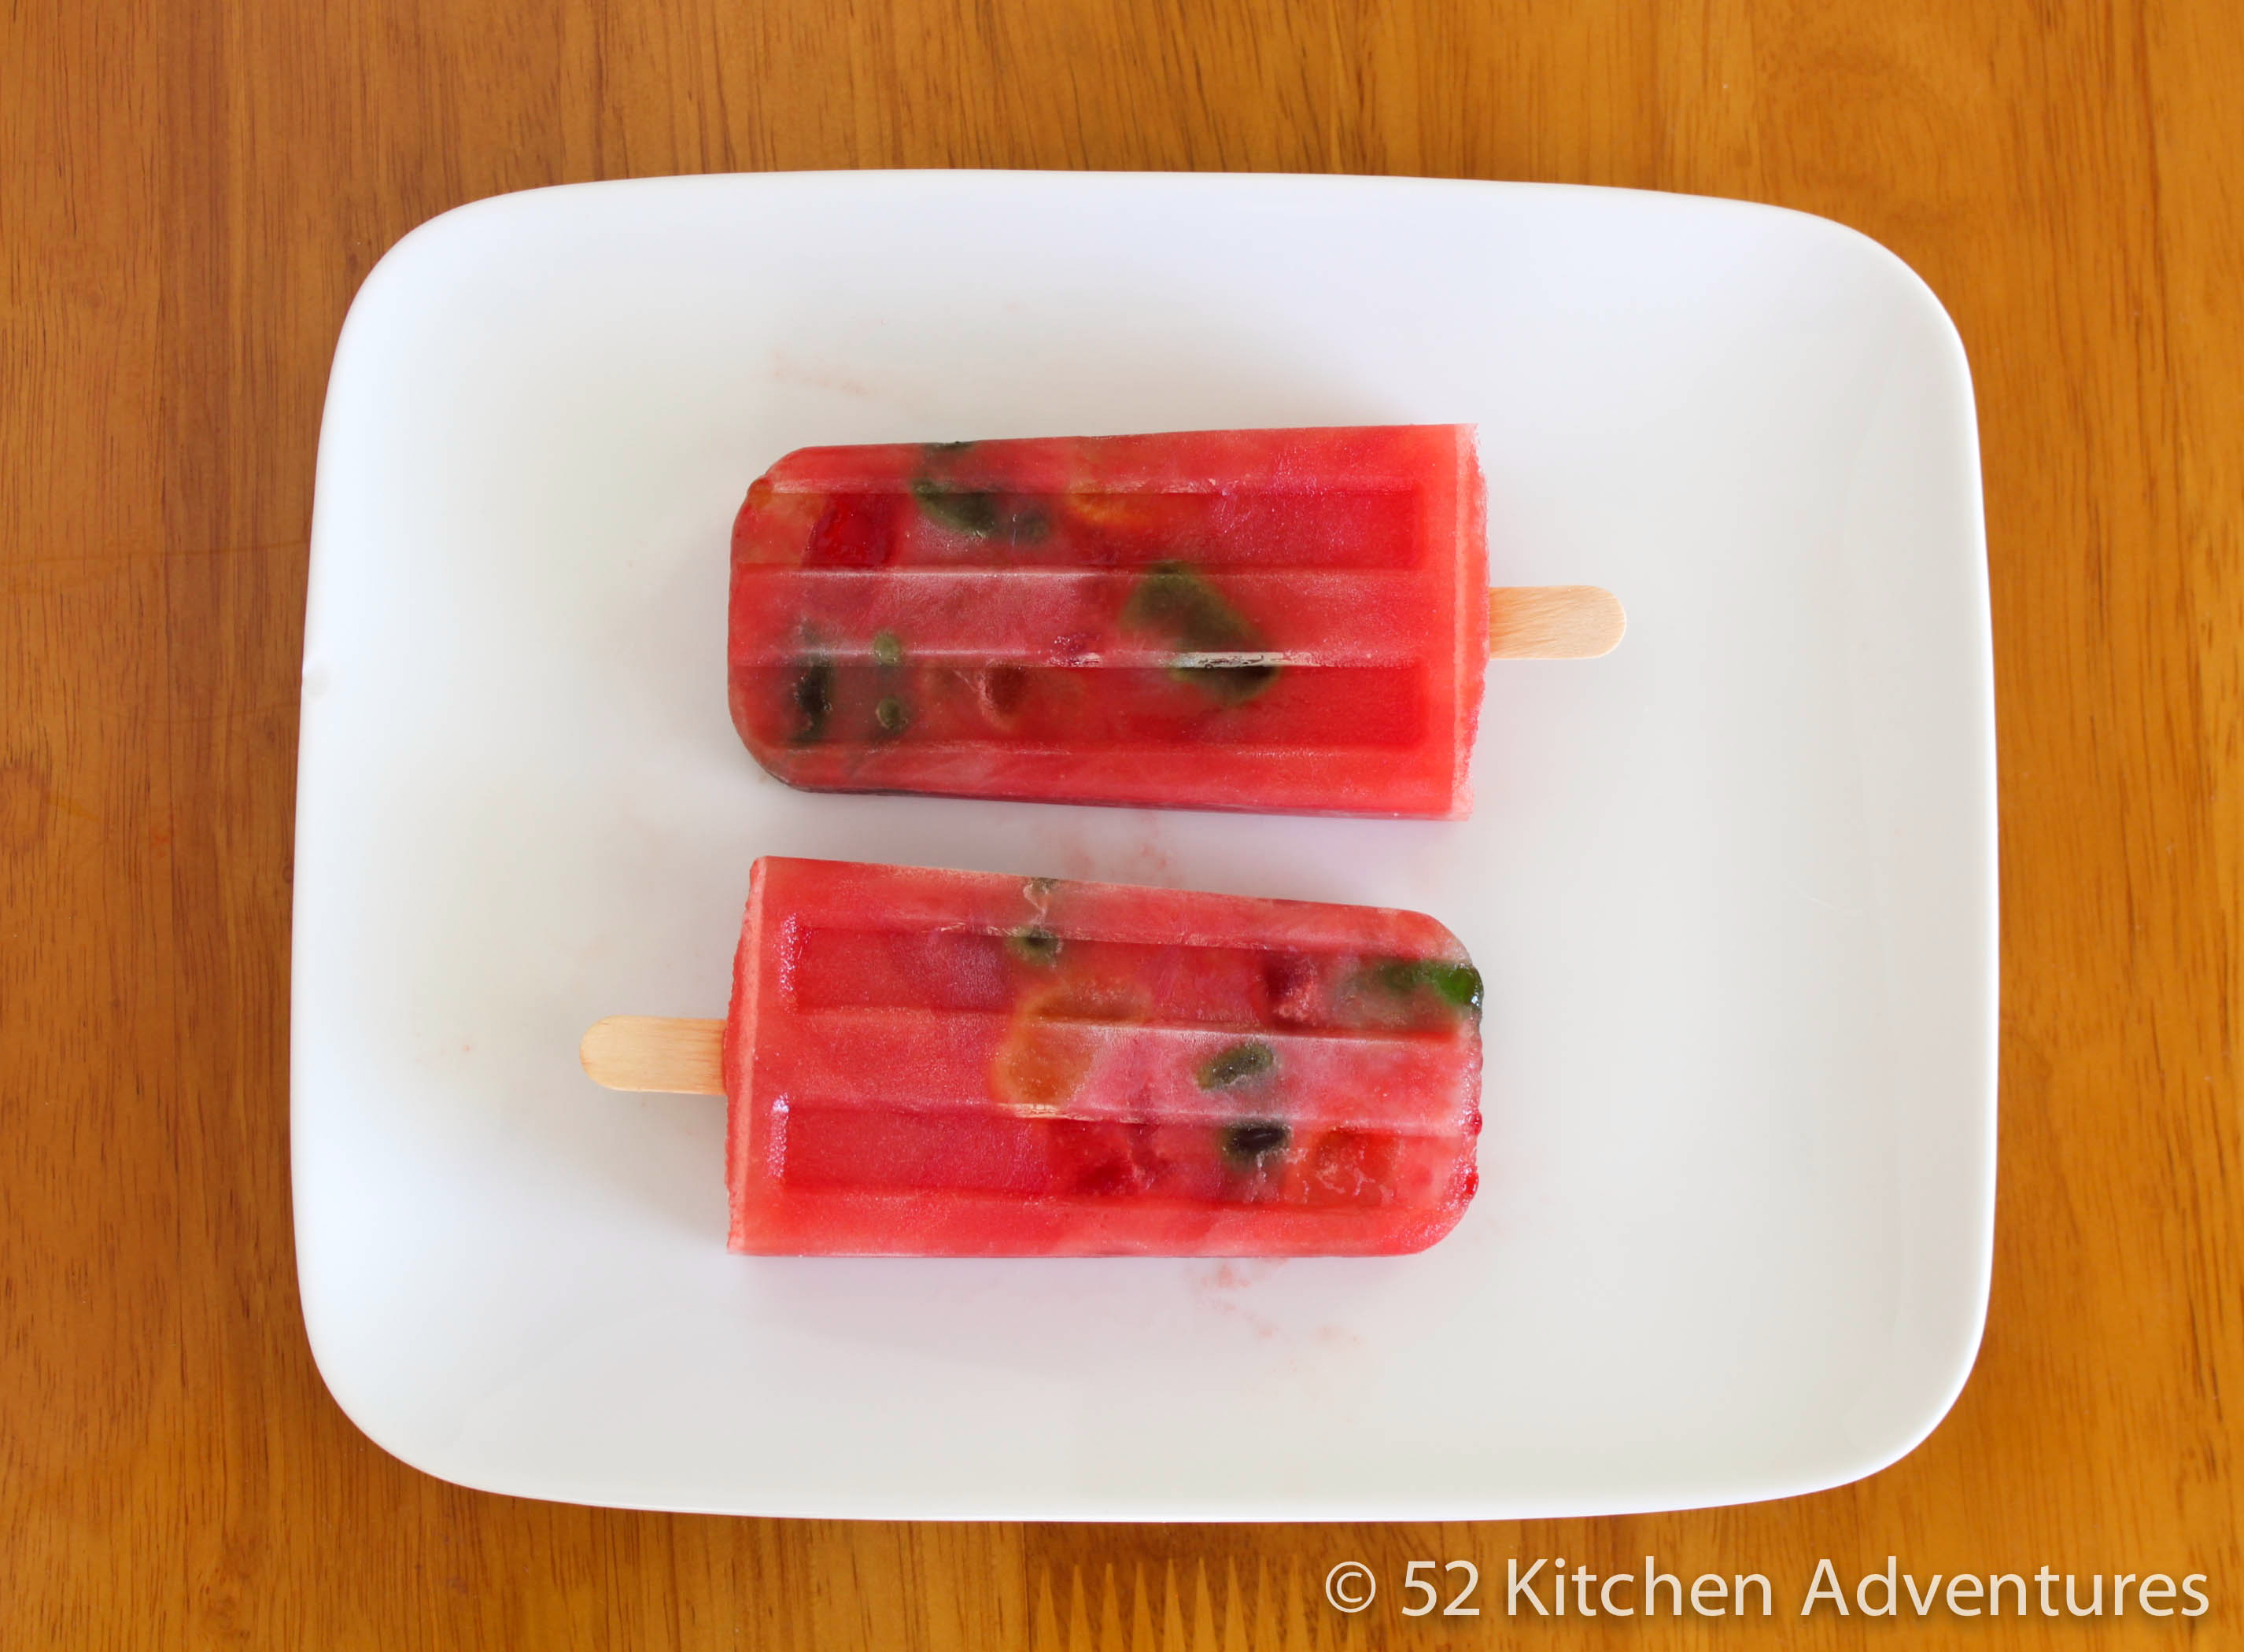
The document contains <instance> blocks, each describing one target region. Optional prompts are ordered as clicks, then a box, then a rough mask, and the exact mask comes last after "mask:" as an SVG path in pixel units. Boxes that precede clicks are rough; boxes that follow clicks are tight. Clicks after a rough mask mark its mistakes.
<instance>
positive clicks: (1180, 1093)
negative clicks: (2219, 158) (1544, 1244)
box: [725, 858, 1480, 1256]
mask: <svg viewBox="0 0 2244 1652" xmlns="http://www.w3.org/2000/svg"><path fill="white" fill-rule="evenodd" d="M1479 1020H1480V977H1479V975H1478V974H1477V972H1476V971H1475V970H1474V969H1473V968H1472V965H1471V963H1470V961H1469V960H1468V959H1467V958H1466V956H1465V954H1464V950H1463V947H1461V946H1460V945H1459V944H1458V943H1457V939H1456V937H1455V936H1453V935H1451V934H1450V933H1449V931H1448V930H1446V929H1444V928H1443V927H1442V926H1441V925H1439V924H1437V923H1436V922H1435V921H1434V920H1432V919H1430V918H1427V917H1424V916H1423V915H1421V914H1416V913H1409V912H1396V911H1389V910H1384V909H1380V908H1374V907H1338V906H1325V905H1317V904H1312V903H1308V902H1297V901H1274V900H1248V899H1244V898H1240V897H1236V896H1227V895H1211V894H1200V893H1186V892H1180V891H1175V890H1161V889H1141V888H1129V887H1120V886H1115V885H1101V884H1086V883H1074V882H1068V881H1063V880H1051V879H1034V878H1028V879H1024V878H1018V877H1004V876H996V875H991V874H988V873H963V872H930V871H923V870H917V869H913V868H906V867H896V866H859V865H852V864H847V863H842V862H836V861H818V860H785V859H776V858H774V859H767V860H760V861H759V862H757V864H756V867H755V871H754V877H753V880H752V892H751V894H750V898H749V905H748V913H747V921H746V923H745V925H744V927H743V930H742V934H741V940H740V954H739V958H738V961H737V964H736V967H735V973H734V981H733V1004H732V1013H731V1016H730V1019H729V1021H728V1022H727V1031H726V1040H725V1078H726V1090H727V1096H728V1097H729V1100H730V1129H729V1132H728V1140H727V1183H728V1186H729V1188H730V1190H731V1194H732V1231H731V1244H732V1247H733V1249H734V1250H735V1251H750V1252H758V1253H764V1254H781V1255H794V1254H802V1255H819V1254H831V1255H921V1256H1085V1255H1203V1256H1289V1255H1379V1254H1390V1253H1394V1252H1399V1251H1416V1250H1420V1249H1423V1247H1424V1246H1426V1245H1429V1244H1432V1243H1433V1242H1434V1241H1435V1240H1436V1239H1438V1238H1440V1237H1442V1236H1443V1234H1444V1233H1446V1232H1448V1231H1449V1230H1450V1227H1451V1226H1453V1225H1454V1224H1455V1223H1456V1222H1457V1218H1458V1217H1459V1216H1460V1215H1461V1214H1462V1213H1463V1210H1464V1208H1465V1205H1466V1204H1467V1203H1468V1202H1469V1201H1470V1199H1471V1197H1472V1195H1473V1190H1474V1189H1475V1187H1476V1186H1477V1183H1478V1175H1477V1169H1476V1166H1475V1143H1476V1139H1477V1136H1478V1133H1479V1129H1480V1111H1479V1097H1480V1032H1479Z"/></svg>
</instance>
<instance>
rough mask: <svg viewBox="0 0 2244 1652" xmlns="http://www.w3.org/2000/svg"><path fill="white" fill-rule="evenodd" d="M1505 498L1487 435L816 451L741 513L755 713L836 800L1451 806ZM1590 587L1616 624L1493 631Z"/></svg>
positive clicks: (1350, 432) (742, 597)
mask: <svg viewBox="0 0 2244 1652" xmlns="http://www.w3.org/2000/svg"><path fill="white" fill-rule="evenodd" d="M1483 491H1484V489H1483V485H1482V481H1481V473H1480V466H1479V462H1478V460H1477V457H1476V455H1475V450H1474V442H1473V432H1472V429H1471V428H1470V426H1464V425H1398V426H1378V427H1368V428H1348V429H1309V430H1219V431H1196V432H1186V433H1182V434H1178V435H1141V436H1098V437H1080V438H1061V439H1051V440H1032V441H1011V442H949V443H935V444H931V445H920V444H910V445H896V446H887V447H858V448H802V449H801V450H799V451H797V452H794V453H791V454H789V455H787V456H786V457H785V458H783V459H781V461H780V462H778V463H777V464H775V465H774V466H773V467H772V468H771V469H770V470H768V471H767V472H766V473H765V474H764V475H762V476H760V477H759V478H758V479H757V481H756V482H755V483H754V486H752V487H751V488H750V489H748V495H747V501H746V502H744V503H743V504H742V505H741V507H740V514H739V516H737V517H736V518H735V520H734V523H733V551H732V566H733V583H732V604H731V615H730V641H729V659H728V667H729V669H728V680H729V687H730V697H731V703H732V712H733V723H734V725H735V726H736V727H737V728H738V729H739V730H740V737H741V738H742V739H743V740H745V741H746V742H747V745H748V748H749V750H750V751H751V752H754V754H755V757H756V759H757V760H758V761H759V762H760V763H761V764H762V765H764V767H765V768H767V770H769V771H770V772H772V773H773V774H774V775H776V776H777V777H778V778H779V779H782V780H785V781H787V783H788V784H789V785H792V786H803V787H808V788H809V789H812V790H815V791H839V792H922V793H931V794H936V795H943V796H956V797H980V798H1004V799H1025V800H1034V801H1044V802H1062V803H1070V802H1071V803H1110V804H1134V805H1139V806H1158V807H1173V808H1201V809H1248V810H1258V811H1267V812H1278V813H1344V814H1365V815H1424V816H1436V817H1451V818H1454V817H1459V816H1462V815H1463V814H1464V813H1467V811H1468V809H1469V808H1470V792H1469V790H1468V786H1467V768H1468V764H1469V760H1470V756H1471V752H1472V743H1473V732H1474V726H1475V724H1476V723H1477V719H1478V717H1479V711H1480V697H1481V683H1482V677H1483V673H1484V666H1485V664H1486V661H1487V659H1488V656H1489V646H1490V597H1489V594H1488V592H1487V571H1486V550H1485V544H1484V537H1485V536H1484V523H1483V518H1484V502H1483ZM1551 592H1556V593H1558V594H1559V596H1560V602H1559V603H1558V609H1554V608H1553V607H1552V605H1551V602H1550V596H1551ZM1567 592H1587V593H1588V594H1587V597H1586V598H1581V599H1576V603H1575V606H1576V607H1577V608H1578V607H1579V603H1580V602H1581V601H1587V602H1589V603H1591V605H1592V607H1596V605H1597V603H1598V600H1599V599H1602V603H1603V604H1604V606H1603V607H1602V608H1599V609H1598V610H1597V612H1598V614H1599V616H1600V617H1601V618H1600V622H1599V623H1601V624H1605V627H1606V629H1607V630H1610V634H1611V637H1613V638H1617V637H1618V635H1619V632H1618V630H1613V629H1612V625H1614V624H1618V622H1619V607H1618V604H1615V603H1612V599H1611V597H1608V596H1606V595H1605V593H1603V592H1599V591H1594V590H1590V589H1589V588H1586V587H1557V588H1551V591H1547V592H1544V593H1542V596H1543V597H1544V601H1543V603H1542V606H1541V607H1540V609H1538V610H1534V612H1533V613H1531V612H1530V611H1529V608H1532V607H1533V604H1529V608H1523V609H1521V610H1518V611H1517V612H1514V613H1511V614H1510V615H1509V616H1507V615H1505V614H1503V613H1499V615H1498V635H1499V639H1500V640H1502V639H1505V638H1509V639H1511V641H1512V642H1513V643H1514V644H1515V645H1517V647H1518V648H1519V649H1520V650H1522V651H1525V652H1530V653H1532V652H1535V651H1537V650H1538V647H1539V648H1542V649H1544V650H1546V651H1547V650H1549V649H1550V648H1551V646H1552V644H1551V641H1550V637H1551V633H1550V632H1549V631H1548V630H1547V629H1544V630H1538V629H1537V626H1536V624H1534V623H1533V622H1534V619H1535V618H1536V617H1537V616H1538V615H1539V616H1540V617H1543V618H1546V619H1547V618H1549V617H1551V616H1552V615H1553V614H1554V613H1557V612H1558V610H1559V609H1565V605H1566V601H1567V600H1568V599H1566V598H1565V595H1564V594H1565V593H1567ZM1521 595H1523V596H1533V595H1535V593H1521ZM1606 610H1610V611H1609V612H1607V611H1606ZM1582 611H1583V612H1587V611H1588V610H1582ZM1566 612H1567V613H1572V612H1573V610H1566ZM1560 617H1562V618H1563V617H1565V615H1563V614H1562V615H1560ZM1575 617H1578V615H1576V616H1575ZM1602 646H1604V647H1609V646H1611V642H1610V641H1605V642H1604V643H1603V644H1602ZM1558 651H1560V652H1565V651H1601V650H1600V648H1599V646H1598V645H1596V644H1592V645H1589V646H1587V648H1586V650H1585V648H1584V647H1583V646H1582V645H1579V644H1563V645H1560V646H1558Z"/></svg>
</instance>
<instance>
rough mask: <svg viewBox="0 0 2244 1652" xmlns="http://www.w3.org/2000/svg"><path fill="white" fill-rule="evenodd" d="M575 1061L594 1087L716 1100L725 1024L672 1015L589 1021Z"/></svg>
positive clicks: (721, 1076) (719, 1092) (722, 1089)
mask: <svg viewBox="0 0 2244 1652" xmlns="http://www.w3.org/2000/svg"><path fill="white" fill-rule="evenodd" d="M577 1059H578V1060H579V1061H581V1062H584V1063H585V1074H586V1075H588V1076H589V1077H590V1078H591V1081H592V1082H594V1083H595V1084H604V1085H605V1086H606V1087H607V1088H608V1089H639V1090H666V1091H668V1092H669V1093H670V1094H671V1095H673V1096H722V1095H723V1094H724V1093H725V1023H724V1022H721V1021H693V1020H688V1019H685V1018H683V1017H679V1016H675V1015H611V1016H609V1017H608V1018H607V1019H606V1020H605V1021H596V1022H593V1023H592V1025H591V1028H590V1029H589V1030H588V1031H587V1032H586V1033H585V1042H583V1043H581V1044H579V1045H578V1047H577Z"/></svg>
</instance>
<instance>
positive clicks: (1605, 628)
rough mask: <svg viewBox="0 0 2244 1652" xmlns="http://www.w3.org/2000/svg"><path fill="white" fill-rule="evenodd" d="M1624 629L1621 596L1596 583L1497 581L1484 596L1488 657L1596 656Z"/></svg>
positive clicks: (1608, 650) (1615, 641)
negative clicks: (1513, 582)
mask: <svg viewBox="0 0 2244 1652" xmlns="http://www.w3.org/2000/svg"><path fill="white" fill-rule="evenodd" d="M1627 629H1628V616H1627V615H1626V614H1625V613H1623V612H1622V611H1621V605H1620V598H1619V597H1616V596H1614V595H1613V594H1612V592H1611V591H1609V590H1602V589H1600V588H1599V587H1598V586H1596V585H1499V586H1497V587H1496V588H1495V589H1494V590H1491V591H1490V592H1489V594H1488V654H1489V657H1490V659H1595V658H1596V657H1598V656H1599V655H1600V654H1610V653H1612V651H1613V650H1614V649H1616V648H1618V647H1619V645H1620V639H1621V633H1622V632H1624V631H1626V630H1627Z"/></svg>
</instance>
